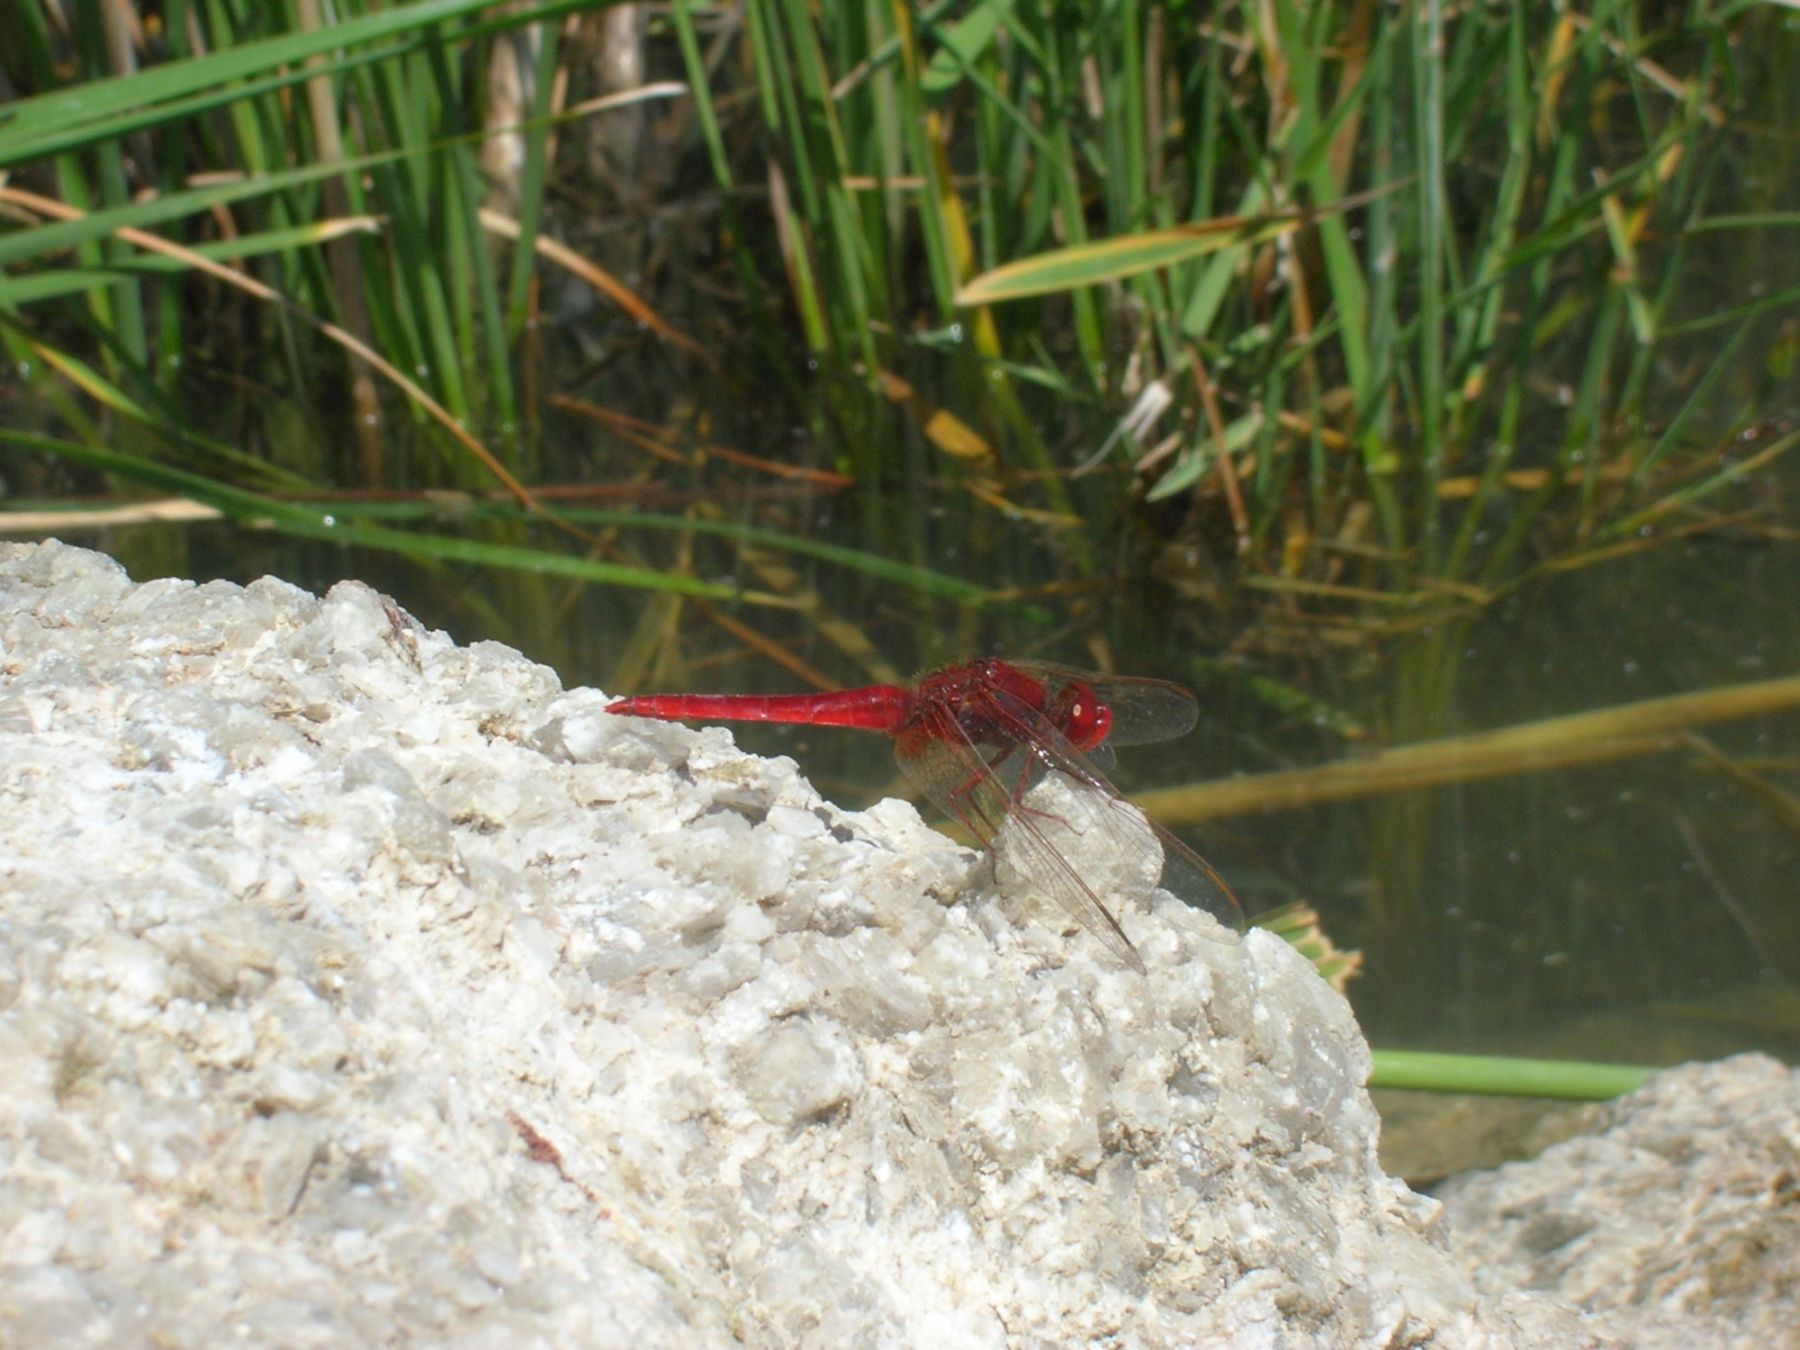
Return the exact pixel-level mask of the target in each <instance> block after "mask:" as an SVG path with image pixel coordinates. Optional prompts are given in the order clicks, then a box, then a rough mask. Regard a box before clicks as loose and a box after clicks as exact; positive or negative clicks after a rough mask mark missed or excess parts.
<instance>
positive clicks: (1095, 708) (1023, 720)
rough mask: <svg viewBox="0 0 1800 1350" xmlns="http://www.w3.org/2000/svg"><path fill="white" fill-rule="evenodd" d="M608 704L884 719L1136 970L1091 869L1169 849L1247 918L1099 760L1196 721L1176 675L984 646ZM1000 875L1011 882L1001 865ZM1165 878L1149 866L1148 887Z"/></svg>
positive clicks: (1199, 895) (1180, 876)
mask: <svg viewBox="0 0 1800 1350" xmlns="http://www.w3.org/2000/svg"><path fill="white" fill-rule="evenodd" d="M607 711H608V712H612V713H620V714H622V715H625V716H630V717H653V718H659V719H661V720H663V721H681V720H687V719H701V720H708V721H711V720H721V721H739V722H799V723H806V724H809V725H813V726H833V727H862V728H865V729H867V730H870V731H880V732H885V733H886V734H887V735H889V736H891V737H893V739H894V754H895V758H896V759H898V760H899V762H900V768H901V771H902V772H903V773H904V774H905V775H906V777H907V779H908V780H909V781H910V782H912V784H913V785H914V786H915V787H917V788H918V789H919V790H920V791H921V792H923V793H924V795H925V796H926V797H928V798H930V799H931V800H932V801H933V802H935V803H936V804H937V806H938V807H939V808H940V809H941V810H942V811H943V812H944V813H945V814H946V815H948V816H949V817H950V818H951V819H953V820H955V821H957V822H958V823H960V824H961V825H962V827H963V828H964V829H966V830H967V831H968V832H969V834H970V835H971V836H972V837H973V838H974V839H976V840H977V841H978V842H979V843H980V844H981V846H982V847H983V848H984V849H986V850H987V851H988V852H989V853H990V854H991V855H993V856H994V857H995V859H996V862H997V863H1004V864H1006V865H1007V866H1008V867H1010V869H1011V872H1012V873H1013V874H1014V876H1015V877H1016V878H1017V879H1018V881H1019V882H1021V883H1023V884H1024V886H1025V887H1026V888H1028V889H1030V890H1033V891H1036V892H1038V893H1040V894H1044V895H1048V896H1051V897H1053V898H1054V899H1056V900H1057V901H1058V902H1060V903H1061V904H1062V905H1063V907H1064V908H1066V909H1067V910H1068V911H1069V913H1071V914H1072V915H1074V916H1075V917H1076V918H1077V919H1079V920H1080V921H1081V923H1082V924H1083V925H1084V926H1085V927H1086V928H1087V929H1088V930H1089V931H1090V932H1092V933H1093V934H1094V935H1095V936H1096V937H1098V938H1099V939H1100V941H1101V942H1103V943H1105V944H1106V946H1107V948H1108V950H1110V951H1111V952H1112V953H1113V954H1114V955H1115V956H1117V957H1118V958H1119V959H1120V960H1122V961H1123V962H1125V964H1126V965H1128V966H1130V967H1131V968H1132V969H1134V970H1136V971H1139V972H1142V971H1143V969H1144V963H1143V959H1142V958H1141V957H1140V956H1139V955H1138V952H1137V948H1136V947H1134V946H1133V945H1132V943H1131V939H1130V938H1128V937H1127V936H1125V930H1124V929H1123V928H1121V927H1120V926H1119V922H1118V920H1117V919H1115V918H1114V917H1113V915H1112V912H1111V911H1110V910H1108V909H1107V907H1106V905H1105V904H1104V903H1103V902H1102V901H1101V899H1100V897H1099V896H1098V895H1097V894H1095V891H1094V886H1093V885H1092V884H1090V880H1089V876H1100V875H1117V874H1120V873H1121V872H1129V871H1130V870H1131V869H1133V868H1138V870H1139V871H1140V873H1147V871H1148V868H1147V867H1141V866H1140V864H1142V863H1144V861H1145V860H1146V859H1153V858H1154V857H1155V856H1156V855H1157V853H1158V851H1159V849H1160V853H1161V856H1162V858H1163V866H1162V874H1161V884H1162V885H1163V886H1165V887H1166V888H1167V889H1169V890H1171V891H1172V892H1174V893H1175V894H1176V895H1177V896H1178V897H1180V898H1181V899H1183V900H1185V901H1186V902H1187V903H1188V904H1190V905H1196V906H1198V907H1200V908H1203V909H1206V910H1208V911H1209V912H1211V913H1212V914H1213V915H1214V917H1216V918H1218V919H1219V920H1220V921H1221V922H1223V923H1224V924H1225V925H1226V927H1228V928H1230V929H1232V930H1233V931H1234V932H1241V931H1242V930H1243V922H1244V920H1243V911H1242V909H1241V908H1240V907H1239V905H1238V902H1237V897H1236V896H1234V895H1233V894H1232V892H1231V888H1230V887H1229V886H1227V885H1226V884H1225V882H1224V880H1223V879H1222V878H1221V877H1220V876H1219V874H1218V873H1217V872H1215V871H1214V870H1213V869H1212V868H1211V867H1210V866H1209V865H1208V864H1207V863H1206V862H1205V861H1204V860H1203V859H1201V858H1200V856H1199V855H1198V854H1196V853H1195V852H1194V851H1193V850H1192V849H1190V848H1189V847H1188V846H1187V845H1186V844H1184V843H1182V842H1181V841H1180V840H1179V839H1177V838H1175V837H1174V836H1173V835H1171V834H1170V833H1169V832H1168V831H1167V830H1165V829H1163V828H1162V827H1161V826H1160V825H1157V824H1155V823H1154V822H1153V821H1151V820H1150V819H1148V818H1147V817H1146V816H1145V815H1144V814H1143V812H1141V811H1139V810H1138V809H1137V808H1136V807H1134V806H1131V805H1130V804H1129V803H1127V802H1126V801H1125V800H1124V799H1123V798H1122V797H1121V796H1120V795H1119V791H1118V789H1117V788H1115V787H1114V786H1113V785H1112V784H1111V783H1109V782H1107V781H1106V777H1105V775H1104V774H1103V773H1101V771H1100V769H1099V768H1098V767H1096V765H1095V763H1094V758H1093V757H1094V756H1095V755H1096V754H1099V755H1101V756H1106V755H1107V753H1108V749H1109V747H1111V746H1113V745H1132V744H1139V743H1143V742H1147V741H1160V740H1167V739H1169V738H1170V737H1173V736H1179V735H1181V734H1182V733H1183V732H1185V731H1187V730H1188V729H1189V728H1190V727H1192V726H1193V725H1194V721H1195V718H1196V717H1197V716H1198V709H1197V707H1196V705H1195V702H1194V696H1193V695H1192V694H1190V693H1188V691H1187V690H1185V689H1183V688H1182V687H1181V686H1180V685H1177V684H1170V683H1168V682H1167V681H1165V680H1146V679H1133V678H1130V677H1127V676H1118V675H1095V674H1089V673H1087V672H1085V671H1079V670H1070V669H1067V668H1065V667H1062V666H1053V665H1044V664H1040V663H1038V662H1027V661H999V660H995V659H992V658H988V659H984V660H979V661H970V662H967V663H966V664H964V665H960V666H950V667H948V668H946V669H944V670H939V671H934V672H932V673H931V674H928V675H922V676H920V677H919V678H918V679H916V680H914V681H913V682H912V683H911V684H910V685H894V684H876V685H870V686H868V687H867V688H863V689H847V690H844V691H842V692H840V693H833V694H787V695H777V696H770V697H765V696H763V695H760V694H640V695H638V696H636V697H634V698H622V699H619V700H618V701H617V702H615V703H611V704H609V705H608V706H607ZM1056 775H1061V776H1062V777H1063V778H1064V779H1066V780H1068V782H1067V783H1066V784H1064V786H1065V787H1067V788H1072V790H1069V791H1062V792H1060V793H1057V794H1055V797H1054V804H1053V805H1046V806H1039V805H1036V804H1034V802H1036V801H1038V800H1039V793H1041V791H1042V789H1038V788H1037V787H1036V785H1037V784H1038V783H1039V782H1040V780H1048V779H1051V778H1054V777H1055V776H1056ZM1028 793H1029V794H1031V800H1028ZM1058 840H1065V841H1067V842H1066V843H1059V842H1057V841H1058ZM1071 855H1073V858H1074V859H1077V860H1079V862H1080V864H1081V865H1077V861H1075V860H1072V858H1071ZM1084 872H1086V873H1087V874H1088V875H1084ZM1001 880H1002V884H1003V885H1005V886H1008V887H1009V888H1010V885H1011V881H1010V880H1009V879H1007V878H1006V876H1005V875H1004V872H1002V874H1001ZM1156 882H1157V878H1156V877H1155V876H1153V875H1152V876H1148V877H1147V878H1145V879H1144V881H1143V887H1144V889H1145V891H1146V892H1147V891H1148V890H1149V888H1150V887H1151V886H1153V885H1155V884H1156ZM1101 884H1102V885H1103V886H1105V883H1101Z"/></svg>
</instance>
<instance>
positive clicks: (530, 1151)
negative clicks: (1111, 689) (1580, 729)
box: [0, 543, 1579, 1347]
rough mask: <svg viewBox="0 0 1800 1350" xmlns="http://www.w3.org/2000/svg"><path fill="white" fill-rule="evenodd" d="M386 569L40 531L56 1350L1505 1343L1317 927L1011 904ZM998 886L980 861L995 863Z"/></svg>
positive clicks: (19, 858) (3, 769)
mask: <svg viewBox="0 0 1800 1350" xmlns="http://www.w3.org/2000/svg"><path fill="white" fill-rule="evenodd" d="M603 709H604V699H603V697H602V696H600V695H598V694H596V693H594V692H592V691H587V690H574V691H570V692H566V693H565V692H562V691H561V690H560V689H559V688H558V686H557V683H556V680H555V678H554V676H553V675H552V674H551V673H550V672H549V671H547V670H545V669H543V668H542V667H539V666H534V665H532V664H531V663H529V662H527V661H525V660H524V659H522V658H521V657H519V656H518V655H517V654H515V653H512V652H510V651H507V650H506V649H504V648H500V647H497V646H494V645H492V644H479V645H477V646H474V647H470V648H460V647H457V646H455V645H454V644H452V643H451V642H450V641H449V640H448V639H447V638H445V637H444V636H443V635H442V634H437V633H427V632H423V631H421V630H420V629H419V628H418V627H417V626H416V625H414V624H413V623H412V622H411V621H410V620H408V619H407V618H406V616H404V615H402V614H400V613H399V612H398V611H396V610H395V609H393V607H392V606H391V605H389V604H387V603H385V602H383V601H382V599H381V598H380V597H379V596H377V595H376V594H375V593H374V592H372V591H370V590H369V589H368V588H366V587H364V586H360V585H357V584H353V583H347V584H344V585H340V586H337V587H335V588H333V590H332V591H331V593H330V594H329V595H328V596H326V597H325V598H324V599H322V600H315V599H313V598H312V597H310V596H307V595H305V594H303V593H301V592H299V591H297V590H295V589H293V588H292V587H289V586H286V585H283V584H282V583H279V582H273V581H263V582H258V583H256V584H255V585H253V586H250V587H248V588H245V589H241V590H240V589H238V588H236V587H232V586H227V585H222V584H210V585H205V586H198V587H194V586H188V585H185V584H180V583H170V582H157V583H152V584H150V585H147V586H142V587H133V586H131V585H130V583H129V582H128V581H127V580H126V578H125V577H124V576H123V574H122V573H121V572H120V571H119V569H118V568H117V567H116V566H115V565H113V564H112V563H110V562H108V561H107V560H105V559H104V558H101V557H99V556H97V555H95V554H91V553H86V552H83V551H80V550H77V549H71V548H65V547H63V546H61V545H57V544H54V543H52V544H46V545H43V546H40V547H27V546H18V545H6V546H0V1149H3V1150H4V1154H5V1156H4V1161H5V1170H4V1180H3V1181H0V1309H4V1310H5V1311H4V1320H5V1326H6V1339H7V1340H8V1341H9V1342H13V1343H19V1344H43V1345H48V1344H74V1343H92V1344H100V1343H108V1344H144V1343H157V1344H168V1345H195V1346H199V1345H209V1344H215V1343H218V1341H219V1340H220V1339H222V1338H224V1337H231V1338H234V1339H237V1340H240V1341H243V1342H245V1343H251V1344H272V1345H273V1344H279V1345H302V1346H303V1345H332V1346H338V1345H346V1344H362V1343H377V1342H393V1341H415V1340H421V1339H424V1340H433V1341H445V1342H455V1343H459V1344H468V1345H486V1344H491V1345H496V1346H498V1345H514V1344H521V1343H527V1342H531V1341H534V1340H535V1341H536V1342H538V1343H543V1344H553V1345H583V1346H588V1345H632V1346H637V1345H658V1346H660V1345H668V1346H694V1345H724V1344H736V1343H741V1342H748V1343H752V1344H763V1345H819V1346H833V1347H836V1346H848V1345H944V1346H965V1345H967V1346H979V1345H996V1346H998V1345H1007V1344H1069V1343H1080V1342H1100V1341H1109V1340H1110V1341H1111V1342H1112V1343H1116V1344H1123V1345H1174V1344H1183V1343H1216V1342H1218V1341H1220V1340H1230V1341H1232V1342H1234V1343H1237V1344H1247V1345H1256V1344H1268V1345H1292V1344H1321V1345H1358V1344H1362V1345H1389V1344H1398V1343H1419V1342H1423V1341H1426V1340H1432V1341H1433V1342H1434V1343H1435V1344H1442V1345H1460V1344H1477V1343H1483V1342H1484V1340H1485V1341H1487V1342H1489V1343H1502V1342H1506V1341H1508V1340H1509V1339H1513V1340H1516V1339H1518V1337H1517V1336H1515V1333H1520V1331H1521V1328H1529V1329H1530V1337H1531V1338H1532V1339H1535V1340H1537V1341H1539V1342H1541V1343H1554V1342H1555V1341H1556V1340H1557V1339H1559V1337H1560V1338H1565V1339H1566V1337H1567V1335H1569V1334H1571V1332H1572V1331H1574V1330H1578V1328H1579V1324H1578V1323H1577V1322H1576V1320H1575V1319H1574V1318H1573V1316H1572V1315H1570V1314H1567V1313H1564V1312H1561V1311H1559V1310H1557V1309H1556V1308H1555V1307H1554V1305H1548V1304H1542V1303H1532V1302H1529V1301H1527V1302H1526V1303H1524V1304H1522V1305H1519V1306H1516V1307H1515V1306H1512V1305H1504V1306H1503V1305H1502V1304H1501V1302H1500V1301H1499V1300H1496V1299H1487V1298H1484V1297H1483V1296H1481V1295H1479V1294H1478V1293H1477V1290H1476V1287H1475V1285H1474V1284H1473V1283H1472V1281H1471V1279H1470V1278H1469V1276H1468V1275H1466V1274H1464V1273H1463V1271H1462V1270H1461V1269H1460V1268H1459V1266H1458V1265H1457V1263H1456V1262H1455V1261H1454V1260H1453V1259H1452V1258H1451V1256H1450V1254H1449V1253H1448V1250H1447V1247H1446V1239H1445V1235H1444V1232H1443V1230H1442V1227H1441V1225H1440V1224H1439V1222H1438V1218H1437V1207H1436V1205H1435V1204H1434V1203H1432V1202H1430V1201H1426V1200H1422V1199H1420V1198H1418V1197H1416V1196H1413V1195H1411V1194H1410V1193H1408V1192H1406V1191H1405V1189H1404V1188H1403V1187H1401V1186H1400V1185H1399V1184H1398V1183H1396V1182H1393V1181H1391V1180H1390V1179H1388V1178H1387V1177H1385V1176H1383V1175H1382V1174H1381V1172H1380V1170H1379V1168H1378V1167H1377V1165H1376V1162H1375V1134H1376V1120H1375V1115H1374V1112H1373V1111H1372V1110H1371V1108H1370V1105H1369V1102H1368V1098H1367V1096H1366V1095H1365V1094H1364V1092H1363V1090H1362V1087H1361V1083H1362V1080H1363V1077H1364V1075H1365V1073H1366V1070H1367V1066H1368V1054H1367V1048H1366V1047H1365V1045H1364V1043H1363V1041H1362V1038H1361V1036H1360V1035H1359V1033H1358V1031H1357V1028H1356V1025H1355V1023H1354V1021H1353V1020H1352V1018H1351V1016H1350V1012H1349V1009H1348V1007H1347V1006H1346V1005H1345V1004H1344V1002H1343V1001H1342V1000H1341V999H1339V998H1338V997H1337V996H1336V995H1335V994H1333V993H1331V992H1330V990H1328V989H1327V988H1326V987H1325V986H1324V985H1323V984H1322V983H1321V982H1320V981H1319V980H1318V979H1317V978H1316V977H1315V976H1314V975H1313V974H1312V972H1311V971H1310V970H1309V969H1308V967H1307V966H1306V964H1305V962H1303V961H1302V960H1301V959H1300V958H1299V957H1298V956H1296V955H1295V954H1294V953H1293V952H1292V951H1291V950H1290V949H1289V948H1287V947H1286V946H1285V945H1284V944H1283V943H1281V942H1280V941H1278V940H1276V939H1274V938H1272V937H1270V936H1268V935H1267V934H1262V933H1252V935H1251V936H1250V938H1249V939H1248V940H1246V941H1245V942H1243V943H1242V944H1241V945H1237V946H1227V945H1224V944H1221V943H1219V942H1216V941H1209V940H1207V938H1206V937H1205V936H1204V934H1203V933H1202V932H1201V931H1200V929H1201V927H1202V925H1200V924H1199V923H1198V922H1197V921H1190V920H1189V919H1188V918H1187V916H1186V915H1185V914H1184V913H1183V912H1180V911H1179V910H1178V909H1177V908H1176V907H1175V906H1174V905H1173V903H1172V902H1171V901H1169V900H1168V899H1167V898H1166V897H1165V898H1161V899H1159V900H1158V901H1157V902H1156V905H1155V908H1154V910H1153V911H1144V910H1142V909H1137V910H1133V911H1132V912H1130V913H1129V914H1127V915H1125V916H1122V917H1124V919H1125V921H1126V922H1127V924H1128V927H1129V928H1130V930H1131V931H1132V933H1133V935H1134V937H1135V938H1137V939H1138V940H1139V945H1140V948H1141V950H1142V951H1143V953H1144V957H1145V960H1146V963H1147V965H1148V975H1147V976H1139V975H1137V974H1135V973H1133V972H1131V971H1129V970H1127V969H1125V968H1123V967H1122V966H1120V965H1119V964H1118V963H1117V962H1116V961H1114V960H1113V959H1112V958H1111V957H1110V956H1109V955H1108V954H1107V953H1106V952H1105V951H1104V950H1103V949H1102V948H1101V947H1100V946H1099V945H1098V944H1097V943H1096V942H1095V941H1094V939H1093V938H1092V937H1091V935H1089V934H1087V933H1085V932H1079V931H1077V932H1074V933H1063V932H1062V931H1061V930H1062V928H1063V927H1064V926H1066V925H1064V924H1062V923H1061V921H1060V920H1053V921H1052V922H1053V925H1054V926H1053V927H1052V928H1043V927H1039V926H1036V925H1035V924H1033V923H1030V922H1029V919H1030V916H1029V915H1026V916H1022V917H1023V918H1024V919H1025V920H1026V921H1027V922H1026V926H1025V927H1023V928H1021V927H1020V926H1019V925H1018V924H1017V923H1015V922H1014V921H1013V920H1012V919H1009V918H1008V917H1007V915H1006V913H1005V912H1004V911H1003V910H1002V909H1001V907H1000V906H999V905H998V904H997V903H996V902H995V901H994V900H993V898H992V897H991V896H990V895H987V894H985V893H982V892H981V891H980V890H979V888H977V889H976V890H974V891H971V890H970V889H969V888H968V882H969V877H970V875H971V874H970V866H969V864H970V856H969V855H968V854H967V853H966V852H964V851H962V850H960V849H957V848H955V847H954V846H953V845H951V844H950V843H949V842H948V841H947V840H945V839H943V838H942V837H940V836H938V835H936V834H934V833H932V832H931V831H929V830H927V829H926V828H925V827H924V826H923V825H922V824H921V823H920V822H919V820H918V817H917V815H916V813H914V812H913V811H911V810H910V808H907V807H905V806H903V805H900V804H897V803H883V804H882V805H881V806H880V807H877V808H876V809H874V810H871V811H868V812H864V813H862V814H860V815H855V814H850V813H845V812H842V811H839V810H837V809H836V808H835V807H832V806H831V805H830V804H829V803H825V802H822V801H820V800H819V799H818V797H817V796H816V794H815V793H814V792H813V791H812V789H811V788H810V786H809V785H808V784H807V783H806V782H805V780H804V779H802V778H801V777H799V775H798V773H797V771H796V769H795V767H794V765H793V764H792V763H790V762H788V761H785V760H776V761H762V760H756V759H751V758H748V757H745V756H742V755H740V754H739V753H738V752H737V751H736V750H735V749H734V748H733V746H732V743H731V741H730V739H729V737H728V736H727V735H726V734H725V733H723V732H722V731H719V730H707V731H700V732H693V731H689V730H686V729H683V728H680V727H676V726H667V725H654V724H650V723H644V722H635V721H630V720H626V719H621V718H613V717H610V716H608V715H607V714H605V712H604V711H603ZM980 875H981V873H977V874H976V876H977V877H979V876H980Z"/></svg>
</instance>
